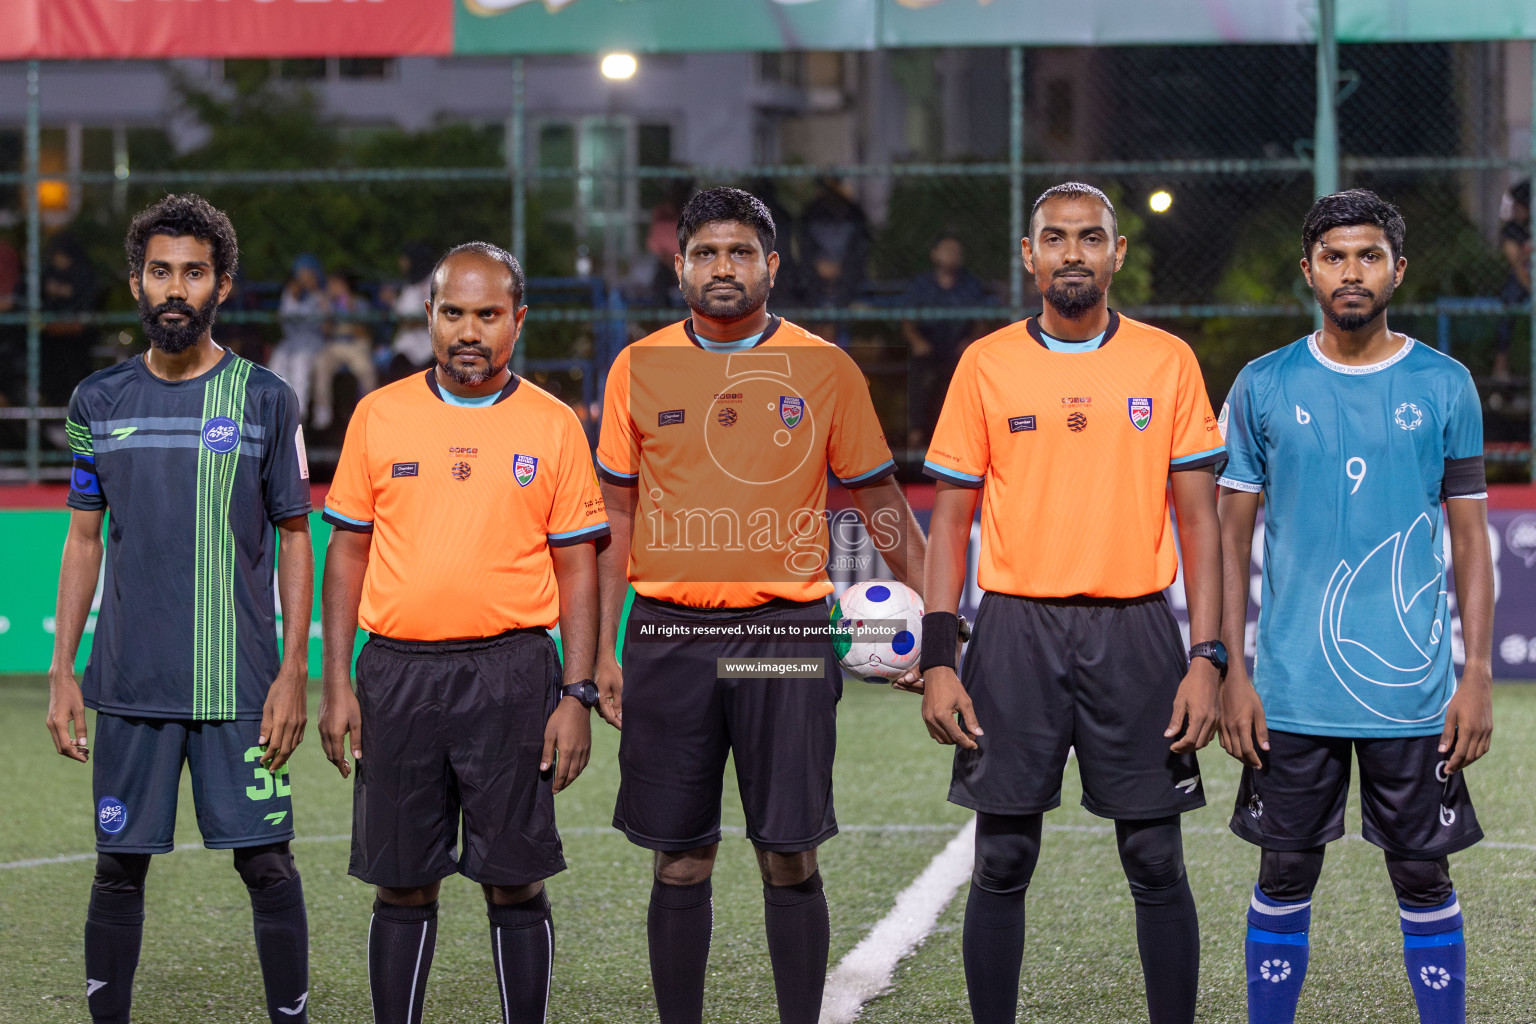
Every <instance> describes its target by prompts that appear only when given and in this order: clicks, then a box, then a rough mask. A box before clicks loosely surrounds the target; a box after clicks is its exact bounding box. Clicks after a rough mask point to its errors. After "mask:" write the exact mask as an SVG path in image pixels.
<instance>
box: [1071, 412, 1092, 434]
mask: <svg viewBox="0 0 1536 1024" xmlns="http://www.w3.org/2000/svg"><path fill="white" fill-rule="evenodd" d="M1086 426H1088V417H1087V416H1084V415H1083V414H1082V413H1080V412H1074V413H1073V414H1072V415H1070V416H1068V417H1067V429H1069V430H1071V431H1072V433H1074V434H1081V433H1082V432H1083V428H1084V427H1086Z"/></svg>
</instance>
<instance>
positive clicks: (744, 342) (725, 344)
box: [694, 331, 763, 352]
mask: <svg viewBox="0 0 1536 1024" xmlns="http://www.w3.org/2000/svg"><path fill="white" fill-rule="evenodd" d="M762 336H763V332H762V331H758V332H757V333H756V334H754V335H752V337H750V338H738V339H737V340H736V341H710V340H709V339H708V338H706V337H704V336H703V335H702V334H695V335H694V337H695V338H697V339H698V341H699V344H700V345H701V346H703V348H704V350H705V351H707V352H745V351H746V350H747V349H749V348H751V347H752V346H753V345H756V344H757V343H758V340H759V339H760V338H762Z"/></svg>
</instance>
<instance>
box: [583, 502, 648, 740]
mask: <svg viewBox="0 0 1536 1024" xmlns="http://www.w3.org/2000/svg"><path fill="white" fill-rule="evenodd" d="M599 483H600V486H601V488H602V492H603V506H604V508H606V509H607V510H608V536H607V537H602V538H599V539H598V541H597V592H598V626H597V658H596V667H595V674H594V676H593V678H594V679H595V680H596V682H597V689H598V694H599V699H598V702H597V713H598V714H600V715H602V716H603V721H605V722H607V723H608V724H609V725H611V726H613V727H614V728H615V729H619V728H622V727H623V722H624V673H623V671H622V670H621V669H620V668H619V661H618V649H619V620H620V619H622V618H623V617H624V600H625V598H627V597H628V596H629V546H630V537H631V535H632V532H633V530H634V522H635V508H636V506H637V505H638V504H639V501H640V491H639V488H637V487H620V486H619V485H618V484H611V483H609V482H608V481H606V480H603V481H600V482H599Z"/></svg>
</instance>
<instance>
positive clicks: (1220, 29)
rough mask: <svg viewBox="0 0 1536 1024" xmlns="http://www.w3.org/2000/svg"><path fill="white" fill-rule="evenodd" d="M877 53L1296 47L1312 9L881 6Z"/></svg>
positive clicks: (1175, 2) (1307, 30)
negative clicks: (905, 49)
mask: <svg viewBox="0 0 1536 1024" xmlns="http://www.w3.org/2000/svg"><path fill="white" fill-rule="evenodd" d="M879 14H880V31H879V39H880V45H882V46H1007V45H1011V44H1019V45H1024V46H1114V45H1126V44H1147V45H1173V44H1178V43H1295V42H1302V41H1305V40H1309V39H1310V38H1311V37H1312V34H1313V27H1312V26H1313V25H1315V24H1316V13H1315V8H1314V6H1313V4H1312V3H1296V2H1292V3H1280V2H1273V3H1265V2H1260V0H1077V2H1076V3H1066V4H1063V3H1054V4H1053V3H1041V2H1040V0H880V8H879Z"/></svg>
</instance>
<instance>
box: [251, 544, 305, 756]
mask: <svg viewBox="0 0 1536 1024" xmlns="http://www.w3.org/2000/svg"><path fill="white" fill-rule="evenodd" d="M277 538H278V548H277V593H278V596H279V597H281V598H282V602H283V663H282V665H281V666H280V667H279V668H278V671H277V678H276V679H275V680H273V682H272V686H271V688H270V689H269V690H268V691H267V700H266V704H265V705H264V706H263V707H262V711H261V737H260V739H259V740H258V742H259V743H260V744H261V745H262V746H264V747H265V748H266V750H265V751H264V752H263V753H262V757H261V766H262V767H263V768H265V769H267V771H269V772H276V771H278V770H280V769H281V768H282V767H283V765H284V764H286V763H287V761H288V758H289V757H290V756H291V755H292V754H293V752H294V750H295V749H297V748H298V745H299V744H300V743H302V742H304V727H305V725H306V724H308V722H309V708H308V703H307V700H308V696H309V693H308V690H309V620H310V610H311V609H312V608H314V605H315V549H314V546H313V545H312V544H311V543H310V538H309V516H308V515H301V516H293V517H291V518H289V519H284V520H283V521H282V522H280V523H278V524H277Z"/></svg>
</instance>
